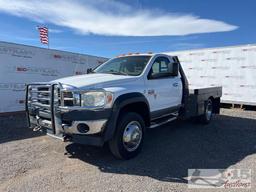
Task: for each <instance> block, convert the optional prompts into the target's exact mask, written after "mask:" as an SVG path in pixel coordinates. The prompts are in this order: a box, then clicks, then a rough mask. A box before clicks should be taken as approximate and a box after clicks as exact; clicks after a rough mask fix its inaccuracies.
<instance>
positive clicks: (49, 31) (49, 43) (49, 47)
mask: <svg viewBox="0 0 256 192" xmlns="http://www.w3.org/2000/svg"><path fill="white" fill-rule="evenodd" d="M47 30H48V44H47V45H48V49H50V31H49V27H48V26H47Z"/></svg>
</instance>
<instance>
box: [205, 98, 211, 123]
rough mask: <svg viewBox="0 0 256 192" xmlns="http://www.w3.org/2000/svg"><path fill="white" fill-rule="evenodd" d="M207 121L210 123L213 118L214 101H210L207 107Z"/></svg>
mask: <svg viewBox="0 0 256 192" xmlns="http://www.w3.org/2000/svg"><path fill="white" fill-rule="evenodd" d="M205 113H206V119H207V120H208V121H209V120H210V119H211V117H212V101H211V100H209V101H208V103H207V106H206V112H205Z"/></svg>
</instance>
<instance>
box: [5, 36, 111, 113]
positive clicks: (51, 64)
mask: <svg viewBox="0 0 256 192" xmlns="http://www.w3.org/2000/svg"><path fill="white" fill-rule="evenodd" d="M106 60H107V59H106V58H103V57H96V56H90V55H84V54H77V53H70V52H65V51H58V50H53V49H44V48H39V47H33V46H26V45H20V44H14V43H7V42H1V41H0V100H1V103H0V113H5V112H14V111H24V110H25V106H24V105H25V103H24V102H25V84H26V83H31V82H38V81H40V82H41V81H51V80H53V79H58V78H61V77H66V76H72V75H81V74H85V73H86V72H87V69H88V68H94V67H96V66H97V65H99V64H101V63H103V62H105V61H106Z"/></svg>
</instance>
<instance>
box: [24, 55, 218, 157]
mask: <svg viewBox="0 0 256 192" xmlns="http://www.w3.org/2000/svg"><path fill="white" fill-rule="evenodd" d="M221 95H222V88H221V87H209V88H200V89H189V86H188V81H187V78H186V76H185V73H184V71H183V69H182V66H181V65H180V63H179V60H178V58H177V57H176V56H173V57H171V56H168V55H165V54H135V55H127V56H120V57H116V58H113V59H110V60H109V61H107V62H106V63H104V64H102V65H100V66H98V67H97V68H95V69H94V70H90V73H89V74H86V75H79V76H72V77H66V78H62V79H58V80H55V81H52V82H48V83H34V84H28V85H27V87H26V110H27V117H28V122H29V126H30V127H31V128H33V129H34V130H39V129H43V130H46V132H47V134H48V135H50V136H53V137H56V138H62V139H63V140H64V141H72V142H75V143H81V144H86V145H96V146H102V145H103V144H104V143H106V142H107V143H108V145H109V147H110V150H111V152H112V153H113V155H114V156H115V157H117V158H121V159H129V158H132V157H134V156H136V155H137V154H138V153H139V152H140V151H141V148H142V144H143V140H144V136H145V133H146V129H151V128H156V127H159V126H160V125H163V124H165V123H168V122H170V121H173V120H175V119H178V118H179V119H188V118H192V117H197V119H199V120H200V122H202V123H209V122H210V120H211V117H212V115H213V114H218V113H219V110H220V97H221Z"/></svg>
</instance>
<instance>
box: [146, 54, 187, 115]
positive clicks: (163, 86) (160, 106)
mask: <svg viewBox="0 0 256 192" xmlns="http://www.w3.org/2000/svg"><path fill="white" fill-rule="evenodd" d="M172 70H173V61H170V60H169V58H168V57H164V56H159V57H157V58H156V59H155V60H154V61H153V64H152V66H151V69H150V71H149V73H148V75H147V78H146V81H145V84H146V87H147V90H146V97H147V99H148V101H149V105H150V111H151V112H155V111H159V112H160V113H161V111H162V112H167V111H168V110H169V111H172V110H173V109H174V110H175V109H177V110H178V109H179V107H180V105H181V99H182V82H181V76H180V74H178V76H173V74H172ZM160 113H159V115H160Z"/></svg>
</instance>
